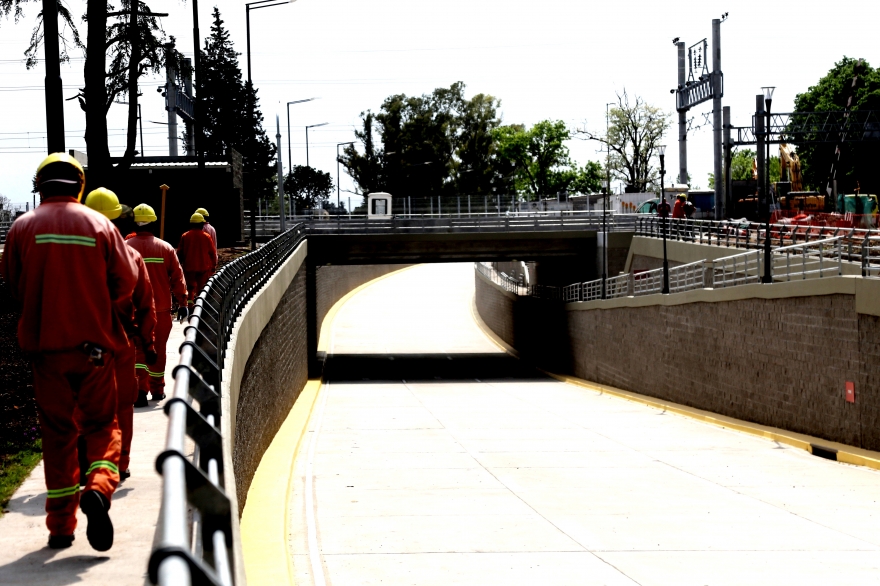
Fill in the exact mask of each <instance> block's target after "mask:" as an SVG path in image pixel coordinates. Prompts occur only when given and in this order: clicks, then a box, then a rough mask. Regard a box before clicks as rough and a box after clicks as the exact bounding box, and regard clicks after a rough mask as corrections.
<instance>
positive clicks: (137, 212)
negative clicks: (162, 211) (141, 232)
mask: <svg viewBox="0 0 880 586" xmlns="http://www.w3.org/2000/svg"><path fill="white" fill-rule="evenodd" d="M156 219H157V218H156V212H155V210H153V208H151V207H150V206H148V205H147V204H145V203H142V204H138V205H136V206H134V221H135V222H147V223H149V222H155V221H156Z"/></svg>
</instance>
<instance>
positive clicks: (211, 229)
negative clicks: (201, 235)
mask: <svg viewBox="0 0 880 586" xmlns="http://www.w3.org/2000/svg"><path fill="white" fill-rule="evenodd" d="M204 229H205V232H207V233H208V236H210V237H211V240H213V241H214V250H217V230H215V229H214V226H212V225H211V224H205V228H204Z"/></svg>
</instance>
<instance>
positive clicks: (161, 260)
mask: <svg viewBox="0 0 880 586" xmlns="http://www.w3.org/2000/svg"><path fill="white" fill-rule="evenodd" d="M144 262H145V263H146V264H151V263H152V264H164V263H165V259H164V258H155V257H151V256H150V257H147V256H145V257H144Z"/></svg>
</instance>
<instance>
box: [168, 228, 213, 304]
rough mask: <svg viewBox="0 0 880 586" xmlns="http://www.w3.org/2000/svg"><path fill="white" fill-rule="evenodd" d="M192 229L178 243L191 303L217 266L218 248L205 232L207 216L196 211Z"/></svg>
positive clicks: (178, 255) (178, 256)
mask: <svg viewBox="0 0 880 586" xmlns="http://www.w3.org/2000/svg"><path fill="white" fill-rule="evenodd" d="M189 225H190V229H189V231H187V232H185V233H184V234H183V236H181V237H180V244H178V245H177V258H179V259H180V266H181V267H182V268H183V276H184V277H185V279H186V288H187V291H189V303H192V302H193V300H194V299H195V298H196V295H198V294H199V292H200V291H201V290H202V288H204V286H205V284H206V283H207V282H208V279H209V278H210V277H211V275H213V274H214V269H215V268H216V267H217V249H216V248H215V247H214V241H213V240H211V237H210V236H209V235H208V233H207V232H205V230H204V229H203V228H204V225H205V217H204V216H202V214H199V213H195V214H193V215H192V216H191V217H190V219H189Z"/></svg>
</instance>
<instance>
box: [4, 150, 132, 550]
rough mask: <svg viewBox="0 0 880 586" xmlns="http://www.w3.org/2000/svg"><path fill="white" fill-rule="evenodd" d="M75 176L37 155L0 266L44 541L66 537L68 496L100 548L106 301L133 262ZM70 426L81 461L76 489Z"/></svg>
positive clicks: (116, 438) (110, 309) (119, 332)
mask: <svg viewBox="0 0 880 586" xmlns="http://www.w3.org/2000/svg"><path fill="white" fill-rule="evenodd" d="M84 186H85V174H84V172H83V168H82V166H81V165H80V164H79V162H77V161H76V159H74V158H73V157H71V156H69V155H67V154H64V153H54V154H51V155H49V156H48V157H47V158H46V159H45V160H43V162H42V163H41V164H40V166H39V167H38V168H37V174H36V187H37V189H38V190H39V191H40V200H41V205H40V206H39V207H37V208H36V209H35V210H33V211H30V212H28V213H26V214H24V215H23V216H21V217H20V218H18V219H17V220H16V221H15V223H14V224H13V225H12V227H11V228H10V230H9V233H8V235H7V236H6V249H5V251H4V253H3V256H2V259H0V276H2V277H3V279H4V280H5V281H6V282H7V283H8V284H9V287H10V290H11V291H12V294H13V295H14V296H15V298H16V299H17V301H18V302H19V303H20V304H21V319H20V320H19V322H18V343H19V345H20V346H21V349H22V350H23V351H24V352H25V353H27V354H29V355H30V356H31V358H32V360H33V368H34V395H35V396H36V401H37V409H38V412H39V415H40V430H41V433H42V439H43V464H44V471H45V474H46V488H47V489H48V491H47V492H48V494H47V498H46V513H47V516H46V525H47V527H48V528H49V547H51V548H55V549H57V548H64V547H70V545H71V544H72V543H73V539H74V534H73V533H74V530H75V529H76V508H77V505H78V506H79V507H80V508H81V509H82V511H83V513H84V514H85V515H86V517H87V518H88V528H87V530H86V536H87V538H88V540H89V544H91V546H92V547H93V548H94V549H96V550H98V551H107V550H108V549H110V548H111V547H112V546H113V523H112V522H111V520H110V515H109V510H110V501H111V498H112V496H113V492H114V491H115V490H116V486H117V485H118V484H119V469H118V467H117V466H118V462H119V450H120V432H119V426H118V425H117V421H116V379H115V376H114V361H115V355H116V353H117V352H118V351H120V350H124V349H125V347H126V346H127V344H128V340H127V339H126V336H125V331H124V330H123V327H122V322H121V320H120V318H119V316H118V314H117V313H116V311H115V304H116V303H119V302H122V301H124V300H125V299H127V298H129V297H130V296H131V293H132V291H133V290H134V287H135V284H136V282H137V268H136V267H135V264H134V262H133V261H132V258H131V255H130V254H129V252H128V247H126V246H125V243H124V242H123V240H122V237H121V236H120V235H119V232H118V231H117V230H116V229H115V228H114V227H113V225H112V224H111V223H110V221H109V220H107V218H105V217H104V216H102V215H101V214H98V213H96V212H95V211H94V210H90V209H89V208H87V207H86V206H84V205H80V204H79V199H80V198H81V197H82V192H83V188H84ZM77 435H82V436H83V437H84V438H85V450H86V453H87V457H88V461H89V467H88V473H87V476H86V485H85V490H84V491H83V492H82V494H80V485H79V475H80V470H79V465H78V462H77V446H76V442H77Z"/></svg>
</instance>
